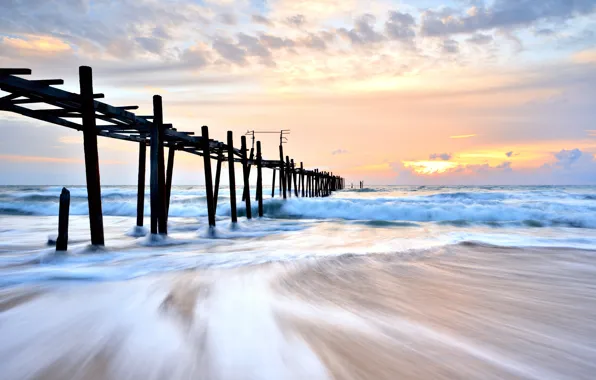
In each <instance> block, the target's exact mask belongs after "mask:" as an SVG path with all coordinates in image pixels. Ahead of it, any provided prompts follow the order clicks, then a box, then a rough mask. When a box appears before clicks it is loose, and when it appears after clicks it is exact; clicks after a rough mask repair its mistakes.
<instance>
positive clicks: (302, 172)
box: [300, 162, 304, 198]
mask: <svg viewBox="0 0 596 380" xmlns="http://www.w3.org/2000/svg"><path fill="white" fill-rule="evenodd" d="M300 182H301V183H302V184H301V185H300V189H301V190H302V198H304V165H303V164H302V162H300Z"/></svg>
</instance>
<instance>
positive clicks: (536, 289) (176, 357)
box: [0, 244, 596, 380]
mask: <svg viewBox="0 0 596 380" xmlns="http://www.w3.org/2000/svg"><path fill="white" fill-rule="evenodd" d="M595 254H596V252H594V251H581V250H571V249H532V248H524V249H506V248H496V247H486V246H479V245H469V244H468V245H457V246H448V247H443V248H440V249H435V250H432V251H412V252H407V253H402V254H394V255H366V256H364V255H354V256H342V257H338V258H327V259H319V260H304V261H299V262H290V263H278V264H269V265H262V266H254V267H245V268H242V269H235V270H218V271H202V272H197V271H189V272H182V273H177V274H174V275H162V276H158V277H146V278H141V279H138V280H134V281H127V282H120V283H118V282H115V283H103V284H101V283H100V284H92V285H80V284H79V285H72V284H71V285H65V286H58V287H52V288H48V287H44V288H39V287H37V288H20V289H12V290H10V291H8V290H7V291H3V292H0V374H2V376H1V378H2V379H8V380H12V379H94V380H95V379H149V378H150V379H188V378H199V379H305V378H307V379H309V380H316V379H400V378H401V379H429V378H432V379H439V378H444V379H470V378H476V379H479V378H482V379H497V378H499V379H502V378H508V379H592V378H593V377H594V376H593V374H594V373H596V362H595V361H594V360H593V358H595V357H596V255H595Z"/></svg>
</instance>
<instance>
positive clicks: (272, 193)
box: [271, 168, 277, 198]
mask: <svg viewBox="0 0 596 380" xmlns="http://www.w3.org/2000/svg"><path fill="white" fill-rule="evenodd" d="M276 171H277V170H275V168H274V169H273V183H272V184H271V198H275V172H276Z"/></svg>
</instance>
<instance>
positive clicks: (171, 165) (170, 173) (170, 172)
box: [165, 146, 176, 223]
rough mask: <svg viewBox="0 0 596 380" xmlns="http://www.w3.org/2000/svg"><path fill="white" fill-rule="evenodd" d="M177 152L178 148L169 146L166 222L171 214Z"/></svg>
mask: <svg viewBox="0 0 596 380" xmlns="http://www.w3.org/2000/svg"><path fill="white" fill-rule="evenodd" d="M175 154H176V148H175V147H173V146H170V148H168V169H167V171H166V213H165V219H166V223H167V222H168V218H169V216H170V195H171V194H172V176H173V174H174V155H175Z"/></svg>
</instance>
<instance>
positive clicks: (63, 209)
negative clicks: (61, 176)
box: [56, 187, 70, 251]
mask: <svg viewBox="0 0 596 380" xmlns="http://www.w3.org/2000/svg"><path fill="white" fill-rule="evenodd" d="M69 212H70V191H68V190H67V189H66V187H63V188H62V193H61V194H60V211H59V213H58V238H57V239H56V251H66V249H67V247H68V215H69Z"/></svg>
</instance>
